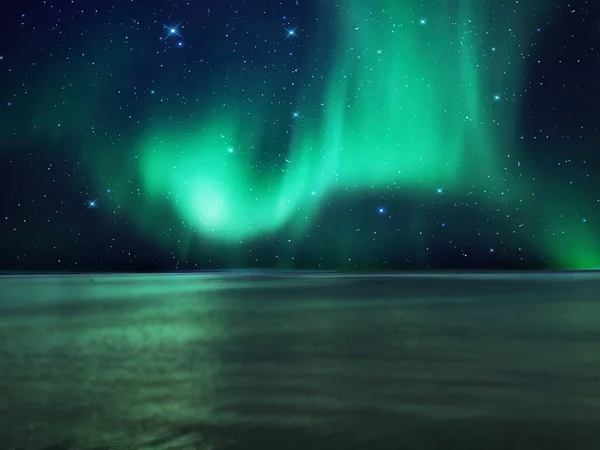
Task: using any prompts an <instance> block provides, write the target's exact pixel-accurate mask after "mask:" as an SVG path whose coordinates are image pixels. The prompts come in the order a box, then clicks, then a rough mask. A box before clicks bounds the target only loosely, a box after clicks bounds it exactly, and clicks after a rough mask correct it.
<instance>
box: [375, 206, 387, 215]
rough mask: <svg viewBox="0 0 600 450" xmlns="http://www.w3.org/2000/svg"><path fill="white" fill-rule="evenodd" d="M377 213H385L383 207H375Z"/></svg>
mask: <svg viewBox="0 0 600 450" xmlns="http://www.w3.org/2000/svg"><path fill="white" fill-rule="evenodd" d="M377 214H379V215H381V214H385V208H384V207H382V206H380V207H379V208H377Z"/></svg>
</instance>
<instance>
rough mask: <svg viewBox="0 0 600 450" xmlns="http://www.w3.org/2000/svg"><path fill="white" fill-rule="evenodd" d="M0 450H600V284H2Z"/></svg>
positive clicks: (217, 280) (240, 280)
mask: <svg viewBox="0 0 600 450" xmlns="http://www.w3.org/2000/svg"><path fill="white" fill-rule="evenodd" d="M0 299H2V300H1V301H0V448H17V449H18V448H22V449H41V448H47V449H51V448H52V449H63V448H64V449H71V448H73V449H75V448H78V449H88V448H89V449H145V448H148V449H207V450H208V449H211V450H219V449H250V450H252V449H261V450H270V449H277V450H280V449H316V450H318V449H369V450H375V449H406V450H412V449H415V450H416V449H418V450H424V449H445V450H453V449H461V450H463V449H464V450H469V449H486V450H496V449H528V450H531V449H537V448H540V449H549V450H552V449H570V450H574V449H594V450H598V449H600V275H595V274H590V273H567V274H546V275H543V274H533V273H532V274H525V275H506V274H505V275H489V274H488V275H452V274H448V275H431V276H417V275H413V276H384V275H381V276H338V275H334V274H325V275H314V274H304V275H301V274H279V275H278V274H274V273H272V274H262V275H260V274H254V275H253V274H248V273H246V274H212V275H202V276H198V275H165V276H106V275H101V276H100V275H99V276H94V277H90V276H53V277H12V278H8V277H7V278H3V279H2V278H0Z"/></svg>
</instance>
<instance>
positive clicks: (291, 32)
mask: <svg viewBox="0 0 600 450" xmlns="http://www.w3.org/2000/svg"><path fill="white" fill-rule="evenodd" d="M297 28H298V27H295V28H286V29H285V33H286V36H285V38H286V39H289V38H291V37H296V38H297V37H298V34H297V33H296V29H297Z"/></svg>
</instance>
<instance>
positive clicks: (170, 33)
mask: <svg viewBox="0 0 600 450" xmlns="http://www.w3.org/2000/svg"><path fill="white" fill-rule="evenodd" d="M182 23H183V22H179V23H178V24H177V25H176V26H174V27H168V26H166V25H165V24H163V27H164V28H166V30H167V31H168V33H167V36H166V37H165V39H164V40H165V41H166V40H167V39H169V37H171V36H179V37H180V38H181V39H183V36H182V35H181V33H179V27H180V26H181V24H182Z"/></svg>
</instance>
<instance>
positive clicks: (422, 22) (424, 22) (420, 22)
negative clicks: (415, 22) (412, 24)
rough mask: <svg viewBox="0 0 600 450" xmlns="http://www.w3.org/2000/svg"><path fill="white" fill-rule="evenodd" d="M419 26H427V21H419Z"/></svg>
mask: <svg viewBox="0 0 600 450" xmlns="http://www.w3.org/2000/svg"><path fill="white" fill-rule="evenodd" d="M419 24H420V25H427V19H421V20H419Z"/></svg>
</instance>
